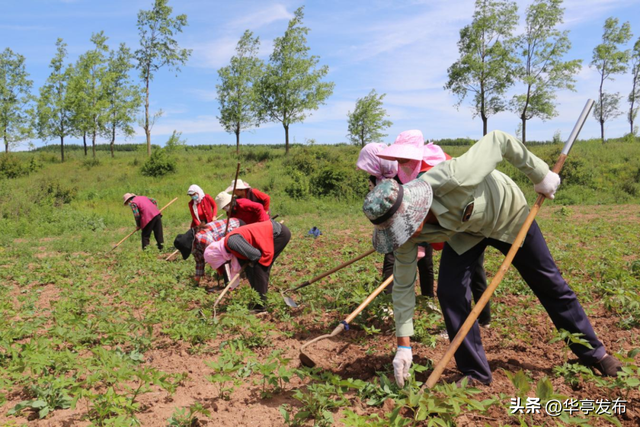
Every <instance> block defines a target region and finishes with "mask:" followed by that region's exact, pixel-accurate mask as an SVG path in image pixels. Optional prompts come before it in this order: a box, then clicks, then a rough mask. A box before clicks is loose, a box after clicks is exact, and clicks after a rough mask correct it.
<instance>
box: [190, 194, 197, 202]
mask: <svg viewBox="0 0 640 427" xmlns="http://www.w3.org/2000/svg"><path fill="white" fill-rule="evenodd" d="M191 199H193V201H194V202H197V201H198V195H197V194H194V195H193V196H191Z"/></svg>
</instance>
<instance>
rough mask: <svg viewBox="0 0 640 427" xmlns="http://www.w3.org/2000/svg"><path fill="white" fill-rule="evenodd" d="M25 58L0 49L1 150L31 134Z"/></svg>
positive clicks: (9, 50)
mask: <svg viewBox="0 0 640 427" xmlns="http://www.w3.org/2000/svg"><path fill="white" fill-rule="evenodd" d="M24 62H25V58H24V56H22V55H20V54H19V53H14V52H13V51H12V50H11V49H10V48H8V47H7V48H6V49H5V50H4V51H3V52H2V53H0V139H2V142H3V143H4V147H5V152H9V148H10V147H12V146H14V145H15V144H16V143H18V142H20V141H24V140H26V139H28V138H30V137H31V135H32V131H31V117H32V114H33V112H32V111H31V107H30V103H31V101H32V97H31V87H32V86H33V80H29V73H27V68H26V66H25V63H24Z"/></svg>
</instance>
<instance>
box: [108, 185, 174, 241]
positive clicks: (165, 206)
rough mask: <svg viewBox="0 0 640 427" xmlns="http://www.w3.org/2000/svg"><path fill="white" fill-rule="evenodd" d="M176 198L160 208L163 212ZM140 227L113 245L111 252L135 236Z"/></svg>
mask: <svg viewBox="0 0 640 427" xmlns="http://www.w3.org/2000/svg"><path fill="white" fill-rule="evenodd" d="M176 200H178V198H177V197H176V198H174V199H173V200H172V201H170V202H169V203H167V204H166V205H164V207H163V208H162V209H160V212H162V211H163V210H165V209H166V208H168V207H169V205H171V204H172V203H173V202H175V201H176ZM138 230H139V228H136V229H135V230H133V231H132V232H131V233H129V234H127V236H126V237H125V238H124V239H122V240H120V241H119V242H118V243H116V245H115V246H114V247H112V248H111V249H110V250H109V252H111V251H112V250H114V249H115V248H117V247H118V246H120V245H121V244H122V243H123V242H124V241H125V240H127V239H128V238H129V237H131V236H133V233H135V232H136V231H138Z"/></svg>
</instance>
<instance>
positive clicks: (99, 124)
mask: <svg viewBox="0 0 640 427" xmlns="http://www.w3.org/2000/svg"><path fill="white" fill-rule="evenodd" d="M91 42H92V43H93V44H94V46H95V47H94V48H93V49H91V50H90V51H88V52H86V53H84V54H82V55H80V58H79V59H78V65H77V66H76V76H75V77H76V78H75V79H74V83H75V84H74V85H73V96H74V101H75V102H74V108H73V111H74V116H75V117H74V120H73V121H74V123H76V125H77V128H78V129H79V130H81V131H82V133H83V135H89V136H91V147H92V153H93V157H96V138H97V137H98V135H104V134H105V133H106V122H107V114H108V110H109V100H108V98H107V86H108V83H107V56H106V54H107V52H109V47H108V46H107V44H106V42H107V37H106V36H105V35H104V32H103V31H100V32H99V33H97V34H92V35H91ZM85 155H86V137H85Z"/></svg>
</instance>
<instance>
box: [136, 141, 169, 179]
mask: <svg viewBox="0 0 640 427" xmlns="http://www.w3.org/2000/svg"><path fill="white" fill-rule="evenodd" d="M175 171H176V161H175V159H173V158H172V157H171V156H169V155H168V154H167V152H166V151H165V150H164V149H162V148H160V149H158V150H154V152H153V154H151V157H149V159H148V160H147V161H145V162H144V164H143V165H142V168H140V172H141V173H142V175H145V176H153V177H156V178H157V177H161V176H164V175H166V174H168V173H174V172H175Z"/></svg>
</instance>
